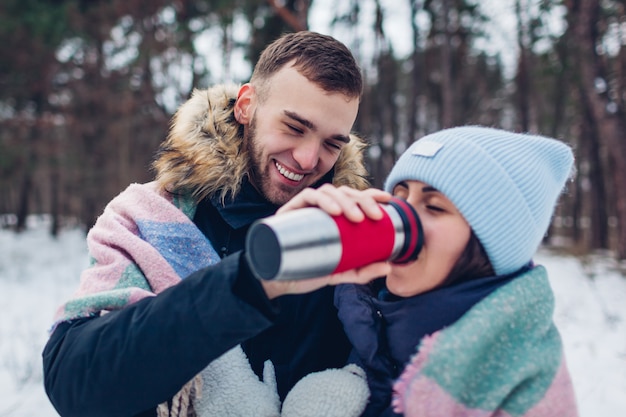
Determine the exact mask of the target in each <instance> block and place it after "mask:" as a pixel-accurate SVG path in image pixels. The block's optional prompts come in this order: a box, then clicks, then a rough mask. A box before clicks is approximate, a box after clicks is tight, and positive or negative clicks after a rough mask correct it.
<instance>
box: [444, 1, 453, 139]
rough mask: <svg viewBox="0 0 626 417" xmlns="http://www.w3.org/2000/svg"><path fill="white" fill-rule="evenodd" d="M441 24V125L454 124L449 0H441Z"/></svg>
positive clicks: (448, 125) (450, 125) (449, 125)
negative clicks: (442, 37) (442, 38)
mask: <svg viewBox="0 0 626 417" xmlns="http://www.w3.org/2000/svg"><path fill="white" fill-rule="evenodd" d="M441 5H442V16H441V24H442V29H443V35H444V42H443V45H441V99H442V105H441V126H442V127H443V128H447V127H452V126H453V125H454V87H453V85H452V36H451V32H450V31H451V27H450V0H442V2H441Z"/></svg>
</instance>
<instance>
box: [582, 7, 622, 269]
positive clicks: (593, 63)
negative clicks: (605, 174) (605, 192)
mask: <svg viewBox="0 0 626 417" xmlns="http://www.w3.org/2000/svg"><path fill="white" fill-rule="evenodd" d="M574 3H575V4H573V5H571V4H570V7H571V10H570V12H574V13H576V12H577V16H576V18H577V21H576V29H575V33H576V37H577V45H578V52H579V56H578V65H579V68H580V71H581V75H582V80H581V82H582V83H583V94H584V95H585V101H587V102H588V105H589V111H590V114H591V115H592V117H593V118H594V120H595V122H596V125H597V126H598V132H599V136H600V138H602V140H603V141H604V143H605V144H606V146H607V148H608V149H609V150H610V151H609V155H610V159H611V163H612V164H611V165H612V178H613V191H612V193H610V201H614V202H615V213H616V216H617V221H618V226H617V227H618V232H617V248H616V252H617V257H618V258H619V259H626V176H625V175H623V173H624V172H626V141H624V132H626V126H625V125H626V123H625V122H624V120H623V118H621V117H620V114H622V113H623V109H622V110H621V111H620V109H619V107H618V108H617V109H615V106H616V105H617V104H615V102H613V103H609V98H608V97H607V96H606V95H602V94H600V92H599V91H597V89H596V82H597V81H598V80H602V81H604V82H606V75H607V74H606V71H605V69H604V67H603V63H602V61H601V58H600V57H599V56H598V54H597V52H596V42H597V41H598V33H597V28H596V22H597V21H598V17H599V13H600V1H599V0H580V1H579V2H574ZM609 104H612V106H609ZM611 108H613V109H614V110H613V111H609V110H608V109H611Z"/></svg>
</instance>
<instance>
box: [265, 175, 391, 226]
mask: <svg viewBox="0 0 626 417" xmlns="http://www.w3.org/2000/svg"><path fill="white" fill-rule="evenodd" d="M389 200H391V194H389V193H387V192H385V191H383V190H378V189H376V188H369V189H367V190H363V191H359V190H355V189H354V188H350V187H346V186H342V187H338V188H337V187H334V186H332V185H330V184H324V185H322V186H321V187H320V188H317V189H314V188H305V189H304V190H302V191H300V192H299V193H298V194H296V195H295V196H294V197H293V198H292V199H291V200H289V201H288V202H287V203H285V205H283V206H282V207H281V208H279V209H278V211H277V212H276V214H280V213H284V212H286V211H290V210H295V209H299V208H303V207H319V208H320V209H322V210H324V211H325V212H326V213H328V214H330V215H331V216H339V215H341V214H343V215H344V216H345V217H346V218H347V219H348V220H350V221H353V222H360V221H363V219H365V217H364V216H367V217H369V218H370V219H372V220H380V219H381V218H382V217H383V213H382V211H381V208H380V207H379V206H378V204H379V203H387V202H389Z"/></svg>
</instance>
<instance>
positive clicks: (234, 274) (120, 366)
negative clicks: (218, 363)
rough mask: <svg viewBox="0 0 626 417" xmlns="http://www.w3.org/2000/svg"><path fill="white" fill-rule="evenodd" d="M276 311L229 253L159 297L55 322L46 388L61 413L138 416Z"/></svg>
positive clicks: (256, 330) (253, 332) (264, 326)
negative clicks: (58, 322)
mask: <svg viewBox="0 0 626 417" xmlns="http://www.w3.org/2000/svg"><path fill="white" fill-rule="evenodd" d="M276 313H277V312H276V311H275V309H274V307H273V306H272V304H271V303H270V301H269V300H268V299H267V297H266V296H265V293H264V291H263V289H262V287H261V285H260V283H259V282H257V280H256V279H255V278H254V277H252V274H251V273H250V271H249V270H248V268H247V266H246V263H245V261H244V257H243V256H242V255H241V254H240V253H236V254H233V255H231V256H229V257H227V258H224V259H223V260H222V261H221V262H220V263H218V264H216V265H213V266H211V267H209V268H206V269H203V270H201V271H198V272H196V273H194V274H192V275H190V276H189V277H187V278H185V279H184V280H183V281H182V282H181V283H179V284H178V285H175V286H173V287H171V288H169V289H168V290H166V291H164V292H162V293H161V294H158V295H157V296H154V297H150V298H148V299H143V300H141V301H139V302H137V303H135V304H133V305H130V306H128V307H126V308H124V309H122V310H119V311H114V312H110V313H108V314H105V315H102V316H99V317H95V318H85V319H79V320H74V321H71V322H67V323H62V324H60V325H59V326H58V328H57V329H56V330H55V331H54V332H53V333H52V335H51V337H50V339H49V341H48V343H47V345H46V347H45V349H44V351H43V366H44V384H45V388H46V392H47V394H48V397H49V398H50V400H51V402H52V404H53V405H54V407H55V408H56V409H57V411H58V412H59V414H61V415H62V416H64V417H65V416H67V417H71V416H81V417H97V416H107V417H114V416H125V417H128V416H135V415H140V414H141V415H143V412H144V411H146V410H154V409H155V408H156V406H157V405H158V404H160V403H162V402H164V401H167V400H169V399H171V398H172V396H173V395H174V394H175V393H176V392H178V390H180V388H181V387H182V386H183V385H184V384H185V383H187V382H188V381H189V380H190V379H192V378H193V377H194V376H195V375H196V374H197V373H198V372H200V371H201V370H202V369H203V368H204V367H206V366H207V365H208V364H209V363H210V362H211V361H212V360H214V359H216V358H217V357H219V356H220V355H221V354H222V353H224V352H226V351H227V350H228V349H230V348H232V347H234V346H235V345H237V344H239V343H241V342H243V341H245V340H247V339H249V338H251V337H253V336H255V335H257V334H258V333H260V332H261V331H263V330H265V329H267V328H268V327H270V326H271V325H272V321H273V320H274V318H275V315H276ZM145 415H149V414H145Z"/></svg>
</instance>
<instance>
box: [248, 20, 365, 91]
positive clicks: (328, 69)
mask: <svg viewBox="0 0 626 417" xmlns="http://www.w3.org/2000/svg"><path fill="white" fill-rule="evenodd" d="M290 62H293V66H294V68H295V69H297V70H298V72H299V73H300V74H302V75H303V76H304V77H306V79H308V80H309V81H311V82H313V83H315V84H316V85H318V86H319V87H320V88H322V89H323V90H324V91H327V92H331V93H335V92H338V93H342V94H344V95H346V96H348V97H350V98H355V97H356V98H359V97H360V96H361V92H362V90H363V80H362V77H361V70H360V68H359V66H358V65H357V63H356V60H355V59H354V56H353V55H352V53H351V52H350V50H349V49H348V48H347V47H346V46H345V45H344V44H343V43H341V42H339V41H338V40H337V39H335V38H333V37H331V36H327V35H322V34H320V33H316V32H309V31H301V32H295V33H288V34H285V35H282V36H281V37H280V38H278V39H277V40H275V41H274V42H272V43H271V44H270V45H269V46H268V47H267V48H265V50H264V51H263V53H261V56H260V57H259V60H258V61H257V64H256V65H255V67H254V71H253V72H252V77H251V79H250V82H251V83H252V85H254V86H255V88H256V89H257V93H258V94H259V96H260V97H259V98H260V99H261V100H263V97H264V96H265V95H266V93H267V91H266V87H267V82H268V80H269V79H270V78H271V77H272V76H273V75H274V74H275V73H276V72H278V71H279V70H281V69H282V68H283V67H284V66H285V65H286V64H288V63H290Z"/></svg>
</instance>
